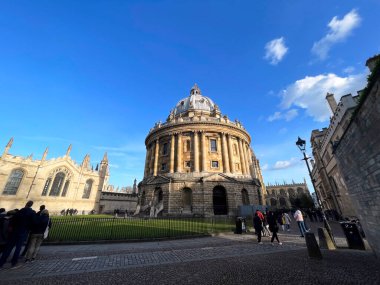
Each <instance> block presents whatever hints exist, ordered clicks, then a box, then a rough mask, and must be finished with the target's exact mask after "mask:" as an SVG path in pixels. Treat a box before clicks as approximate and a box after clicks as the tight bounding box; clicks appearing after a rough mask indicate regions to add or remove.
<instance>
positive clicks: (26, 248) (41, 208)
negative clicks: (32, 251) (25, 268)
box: [21, 205, 45, 256]
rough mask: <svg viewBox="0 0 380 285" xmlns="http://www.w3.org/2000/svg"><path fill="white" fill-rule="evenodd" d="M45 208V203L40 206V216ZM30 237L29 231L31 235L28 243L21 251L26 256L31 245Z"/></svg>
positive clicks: (38, 213)
mask: <svg viewBox="0 0 380 285" xmlns="http://www.w3.org/2000/svg"><path fill="white" fill-rule="evenodd" d="M43 210H45V205H41V206H40V210H39V211H38V212H37V215H38V216H39V215H40V214H41V212H42V211H43ZM30 238H31V233H29V235H28V239H27V241H26V245H25V247H24V250H23V251H22V253H21V256H25V255H26V253H27V251H28V248H29V245H30Z"/></svg>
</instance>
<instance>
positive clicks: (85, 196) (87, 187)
mask: <svg viewBox="0 0 380 285" xmlns="http://www.w3.org/2000/svg"><path fill="white" fill-rule="evenodd" d="M92 182H93V181H92V180H91V179H89V180H87V181H86V185H84V191H83V196H82V198H83V199H89V198H90V194H91V188H92Z"/></svg>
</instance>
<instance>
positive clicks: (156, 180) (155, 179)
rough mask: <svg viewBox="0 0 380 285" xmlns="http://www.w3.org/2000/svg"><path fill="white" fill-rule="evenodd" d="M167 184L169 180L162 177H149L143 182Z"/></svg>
mask: <svg viewBox="0 0 380 285" xmlns="http://www.w3.org/2000/svg"><path fill="white" fill-rule="evenodd" d="M169 182H170V178H167V177H165V176H162V175H158V176H153V177H149V178H148V179H147V180H146V181H145V183H146V184H162V183H169Z"/></svg>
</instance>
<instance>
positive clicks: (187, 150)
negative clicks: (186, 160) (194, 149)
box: [185, 140, 191, 152]
mask: <svg viewBox="0 0 380 285" xmlns="http://www.w3.org/2000/svg"><path fill="white" fill-rule="evenodd" d="M190 148H191V143H190V140H186V141H185V152H189V151H190Z"/></svg>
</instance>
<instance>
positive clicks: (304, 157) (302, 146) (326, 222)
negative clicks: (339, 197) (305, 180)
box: [296, 137, 335, 244]
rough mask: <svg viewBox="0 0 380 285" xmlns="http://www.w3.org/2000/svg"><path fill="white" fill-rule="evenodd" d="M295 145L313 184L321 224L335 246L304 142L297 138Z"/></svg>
mask: <svg viewBox="0 0 380 285" xmlns="http://www.w3.org/2000/svg"><path fill="white" fill-rule="evenodd" d="M296 145H297V146H298V148H299V149H300V151H301V152H302V154H303V159H302V160H304V161H305V163H306V166H307V170H308V171H309V176H310V179H311V183H312V184H313V188H314V192H315V195H316V196H317V202H318V205H319V207H320V208H321V210H322V218H323V224H324V225H325V228H326V230H327V232H328V233H329V235H330V237H331V239H332V241H333V243H334V244H335V240H334V236H333V234H332V231H331V227H330V225H329V223H328V221H327V219H326V216H325V211H324V210H323V206H322V203H321V200H320V199H319V194H318V192H317V190H316V189H315V184H314V183H315V180H314V179H313V176H312V174H311V170H310V166H309V163H308V160H309V159H310V158H309V157H307V156H306V141H305V140H303V139H301V138H300V137H298V140H297V141H296Z"/></svg>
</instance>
